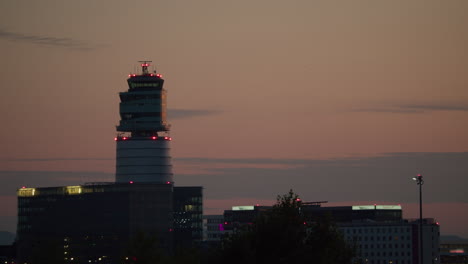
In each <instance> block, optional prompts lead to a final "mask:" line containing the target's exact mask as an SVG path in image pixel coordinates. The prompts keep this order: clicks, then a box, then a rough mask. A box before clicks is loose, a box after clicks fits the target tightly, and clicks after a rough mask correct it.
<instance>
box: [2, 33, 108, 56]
mask: <svg viewBox="0 0 468 264" xmlns="http://www.w3.org/2000/svg"><path fill="white" fill-rule="evenodd" d="M0 39H6V40H10V41H22V42H27V43H31V44H36V45H46V46H54V47H63V48H71V49H75V50H82V51H89V50H94V49H96V48H98V47H102V46H106V45H90V44H88V43H85V42H83V41H79V40H75V39H72V38H57V37H50V36H38V35H27V34H22V33H16V32H10V31H6V30H2V29H0Z"/></svg>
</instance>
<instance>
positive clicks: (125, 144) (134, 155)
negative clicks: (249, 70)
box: [115, 61, 173, 184]
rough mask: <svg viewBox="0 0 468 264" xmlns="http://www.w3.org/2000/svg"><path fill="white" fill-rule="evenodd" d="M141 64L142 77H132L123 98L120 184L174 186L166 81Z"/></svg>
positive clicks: (118, 163) (118, 162)
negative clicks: (144, 183)
mask: <svg viewBox="0 0 468 264" xmlns="http://www.w3.org/2000/svg"><path fill="white" fill-rule="evenodd" d="M150 62H151V61H141V73H140V74H130V75H129V78H128V79H127V83H128V91H126V92H121V93H120V94H119V95H120V123H119V125H118V126H117V132H118V134H117V137H116V138H115V141H116V143H117V158H116V174H115V181H116V182H117V183H143V182H148V183H149V182H151V183H165V184H172V183H173V174H172V164H171V156H170V142H171V140H172V138H171V137H170V136H169V129H170V125H169V124H168V123H167V120H166V93H167V91H166V90H165V89H164V87H163V85H164V80H163V79H162V76H161V75H160V74H158V73H156V71H155V70H154V71H152V72H150V71H149V69H148V68H149V66H150V64H149V63H150Z"/></svg>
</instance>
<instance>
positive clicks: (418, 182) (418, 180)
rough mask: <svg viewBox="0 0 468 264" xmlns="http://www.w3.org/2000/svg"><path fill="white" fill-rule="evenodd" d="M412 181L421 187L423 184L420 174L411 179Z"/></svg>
mask: <svg viewBox="0 0 468 264" xmlns="http://www.w3.org/2000/svg"><path fill="white" fill-rule="evenodd" d="M413 181H416V183H417V184H418V185H422V184H423V183H424V180H423V176H422V175H421V174H418V175H416V177H413Z"/></svg>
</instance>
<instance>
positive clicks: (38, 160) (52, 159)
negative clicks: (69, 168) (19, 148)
mask: <svg viewBox="0 0 468 264" xmlns="http://www.w3.org/2000/svg"><path fill="white" fill-rule="evenodd" d="M82 160H115V158H43V159H42V158H30V159H28V158H26V159H23V158H21V159H18V158H15V159H0V161H16V162H30V161H31V162H49V161H82Z"/></svg>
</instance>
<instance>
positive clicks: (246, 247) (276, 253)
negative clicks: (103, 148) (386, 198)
mask: <svg viewBox="0 0 468 264" xmlns="http://www.w3.org/2000/svg"><path fill="white" fill-rule="evenodd" d="M301 206H302V202H301V200H300V199H299V196H298V195H297V194H295V193H294V192H293V191H292V190H290V191H289V193H287V194H285V195H283V196H278V197H277V203H276V204H275V205H274V206H273V208H272V209H271V210H270V211H268V212H265V213H263V214H261V215H260V216H259V217H258V218H257V219H256V220H255V221H254V223H253V224H252V225H249V226H246V227H245V228H244V229H243V230H240V231H238V232H235V233H233V234H232V235H230V236H228V237H227V238H226V239H225V240H224V241H223V245H222V247H221V249H220V250H219V251H218V253H217V255H216V256H215V260H214V262H218V263H243V264H249V263H281V264H283V263H318V264H321V263H324V264H325V263H327V264H328V263H334V264H348V263H352V258H353V256H354V251H353V249H352V247H351V246H349V245H347V244H346V242H345V240H344V239H343V236H342V235H341V233H340V232H339V230H338V229H337V227H336V226H335V225H334V224H333V223H332V222H331V221H330V220H329V219H323V220H319V221H317V222H314V223H308V222H307V221H306V219H305V218H304V216H303V214H302V213H301Z"/></svg>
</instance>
